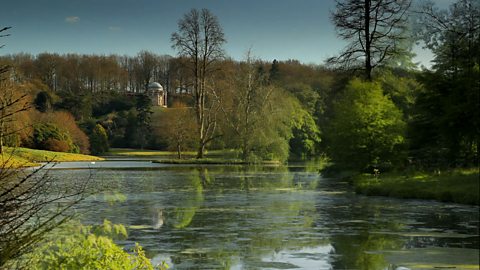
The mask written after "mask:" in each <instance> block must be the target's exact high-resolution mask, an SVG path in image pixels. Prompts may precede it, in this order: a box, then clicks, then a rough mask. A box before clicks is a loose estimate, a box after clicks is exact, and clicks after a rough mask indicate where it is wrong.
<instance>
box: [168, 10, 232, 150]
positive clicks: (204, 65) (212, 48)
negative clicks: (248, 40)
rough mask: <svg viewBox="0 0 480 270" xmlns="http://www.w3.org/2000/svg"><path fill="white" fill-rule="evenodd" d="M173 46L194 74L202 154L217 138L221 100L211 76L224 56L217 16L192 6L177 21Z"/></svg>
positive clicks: (222, 38)
mask: <svg viewBox="0 0 480 270" xmlns="http://www.w3.org/2000/svg"><path fill="white" fill-rule="evenodd" d="M171 40H172V43H173V44H172V47H173V48H174V49H176V50H178V52H179V55H180V56H183V57H186V58H187V59H188V60H189V61H188V64H189V65H188V66H189V70H190V72H191V73H192V75H193V96H194V108H195V115H196V122H197V126H198V127H197V136H198V142H199V148H198V152H197V158H202V157H203V154H204V151H205V147H206V145H207V144H208V143H209V142H210V141H211V140H213V139H214V138H215V129H216V126H217V123H216V114H215V112H216V111H217V109H218V103H217V102H216V101H217V100H216V96H217V95H216V93H215V89H214V87H212V86H213V85H212V84H208V80H209V79H210V78H211V76H212V75H213V73H215V72H216V71H217V69H216V68H215V63H216V62H217V61H218V60H219V59H221V58H222V57H223V56H224V51H223V49H222V46H223V44H224V43H225V41H226V40H225V37H224V33H223V30H222V27H221V26H220V23H219V21H218V19H217V17H216V16H214V15H213V14H212V13H211V12H210V11H209V10H207V9H202V10H201V11H198V10H196V9H192V10H191V11H190V12H188V13H187V14H185V15H184V16H183V18H182V19H180V20H179V21H178V32H175V33H173V34H172V38H171Z"/></svg>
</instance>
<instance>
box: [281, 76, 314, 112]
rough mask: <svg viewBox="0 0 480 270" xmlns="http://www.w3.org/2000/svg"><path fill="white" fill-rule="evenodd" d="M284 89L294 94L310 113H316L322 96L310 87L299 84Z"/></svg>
mask: <svg viewBox="0 0 480 270" xmlns="http://www.w3.org/2000/svg"><path fill="white" fill-rule="evenodd" d="M284 87H285V90H287V91H288V92H290V93H292V94H293V95H294V96H295V97H296V98H297V99H298V101H300V104H302V105H303V107H304V108H305V109H306V110H307V111H308V112H309V113H314V112H315V110H316V106H317V102H318V101H319V99H320V95H319V94H318V93H317V92H316V91H315V90H313V88H312V87H311V86H310V85H308V84H306V83H302V82H297V83H294V84H290V85H287V86H284Z"/></svg>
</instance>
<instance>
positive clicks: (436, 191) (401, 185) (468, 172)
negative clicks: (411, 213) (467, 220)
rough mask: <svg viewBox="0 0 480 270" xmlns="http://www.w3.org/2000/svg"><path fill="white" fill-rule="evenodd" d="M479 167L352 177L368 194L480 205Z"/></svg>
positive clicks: (361, 189)
mask: <svg viewBox="0 0 480 270" xmlns="http://www.w3.org/2000/svg"><path fill="white" fill-rule="evenodd" d="M479 182H480V180H479V170H478V168H473V169H456V170H452V171H448V172H442V173H422V172H415V173H409V174H394V173H387V174H380V175H379V176H378V177H375V176H373V175H371V174H368V175H366V174H363V175H359V176H355V177H353V178H352V183H353V185H354V187H355V191H356V192H357V193H359V194H364V195H368V196H388V197H395V198H405V199H427V200H438V201H443V202H454V203H462V204H472V205H479V204H480V199H479V197H480V194H479V191H480V187H479Z"/></svg>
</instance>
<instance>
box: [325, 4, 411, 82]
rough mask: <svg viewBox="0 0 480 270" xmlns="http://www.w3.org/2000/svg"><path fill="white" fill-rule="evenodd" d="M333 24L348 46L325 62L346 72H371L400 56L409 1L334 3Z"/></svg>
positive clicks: (369, 74) (368, 76) (370, 76)
mask: <svg viewBox="0 0 480 270" xmlns="http://www.w3.org/2000/svg"><path fill="white" fill-rule="evenodd" d="M336 3H337V4H336V10H335V12H333V13H332V21H333V23H334V25H335V28H336V29H337V34H338V36H339V37H340V38H342V39H344V40H347V41H349V42H350V43H349V44H348V45H347V47H346V48H345V49H344V50H343V52H342V53H341V54H340V55H339V56H337V57H332V58H330V59H328V62H330V63H333V64H338V65H340V66H341V67H345V68H349V69H352V68H353V69H358V68H359V67H362V66H363V69H364V71H365V77H366V78H367V80H371V79H372V70H373V69H374V68H375V67H377V66H378V65H380V64H381V63H382V62H386V61H387V60H390V59H392V58H394V57H395V56H397V55H399V54H401V52H402V51H403V49H402V46H401V45H402V41H403V40H405V38H406V36H405V32H406V23H407V11H408V9H409V8H410V5H411V0H336Z"/></svg>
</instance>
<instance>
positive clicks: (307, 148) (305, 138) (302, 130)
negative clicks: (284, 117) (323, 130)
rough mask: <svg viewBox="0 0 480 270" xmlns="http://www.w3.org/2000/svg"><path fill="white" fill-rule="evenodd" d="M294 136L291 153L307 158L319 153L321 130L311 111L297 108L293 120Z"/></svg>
mask: <svg viewBox="0 0 480 270" xmlns="http://www.w3.org/2000/svg"><path fill="white" fill-rule="evenodd" d="M292 124H293V128H292V132H293V137H292V138H291V139H290V142H289V145H290V153H291V154H292V155H293V156H294V157H296V158H302V159H306V158H309V157H313V156H315V155H316V154H318V153H319V151H318V150H319V149H318V148H319V144H320V142H321V139H320V130H319V128H318V126H317V124H316V123H315V120H313V117H312V115H311V114H310V113H308V112H307V111H305V110H303V109H300V108H299V109H298V110H297V115H296V116H295V117H294V118H293V121H292Z"/></svg>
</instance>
